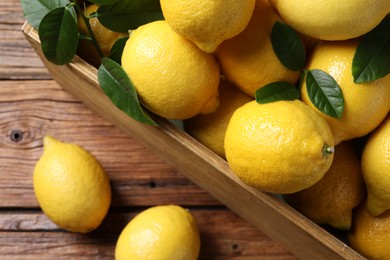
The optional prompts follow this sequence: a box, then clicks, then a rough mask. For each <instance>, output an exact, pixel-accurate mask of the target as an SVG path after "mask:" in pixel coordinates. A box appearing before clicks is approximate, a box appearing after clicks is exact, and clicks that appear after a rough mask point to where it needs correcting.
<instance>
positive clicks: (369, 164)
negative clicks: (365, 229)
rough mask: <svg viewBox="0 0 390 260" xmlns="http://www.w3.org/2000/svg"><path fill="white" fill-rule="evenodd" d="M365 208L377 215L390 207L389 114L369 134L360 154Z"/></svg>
mask: <svg viewBox="0 0 390 260" xmlns="http://www.w3.org/2000/svg"><path fill="white" fill-rule="evenodd" d="M362 170H363V178H364V180H365V182H366V185H367V210H368V212H369V213H370V214H372V215H374V216H378V215H379V214H381V213H382V212H383V211H385V210H388V209H390V115H388V116H387V118H386V119H385V120H384V122H383V123H382V124H381V125H380V126H379V127H378V128H377V129H376V130H375V131H374V132H373V133H371V134H370V136H369V138H368V141H367V143H366V145H365V146H364V150H363V155H362Z"/></svg>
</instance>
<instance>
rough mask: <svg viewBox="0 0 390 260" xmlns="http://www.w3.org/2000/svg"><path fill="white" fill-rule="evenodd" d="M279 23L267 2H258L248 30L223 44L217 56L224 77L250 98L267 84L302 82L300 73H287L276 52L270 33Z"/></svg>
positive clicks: (216, 53) (261, 0)
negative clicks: (276, 23)
mask: <svg viewBox="0 0 390 260" xmlns="http://www.w3.org/2000/svg"><path fill="white" fill-rule="evenodd" d="M276 21H280V18H279V16H278V15H277V14H276V13H275V11H274V10H273V9H272V7H271V6H270V5H269V3H268V0H257V1H256V6H255V9H254V11H253V15H252V18H251V20H250V22H249V24H248V26H247V27H246V28H245V30H244V31H243V32H241V33H240V34H238V35H237V36H235V37H233V38H231V39H229V40H226V41H224V42H222V43H221V45H220V46H219V47H218V49H217V50H216V52H215V55H216V56H217V58H218V61H219V63H220V65H221V69H222V73H223V74H224V75H225V76H226V77H227V78H228V79H229V80H230V81H231V82H233V83H234V84H235V85H236V86H237V87H238V88H239V89H240V90H241V91H243V92H244V93H246V94H247V95H249V96H252V97H254V95H255V91H256V90H257V89H259V88H261V87H262V86H264V85H266V84H269V83H272V82H275V81H286V82H290V83H295V82H296V81H297V80H298V79H299V73H298V72H296V71H292V70H289V69H287V68H286V67H285V66H284V65H283V64H282V63H281V62H280V61H279V59H278V57H277V56H276V54H275V52H274V50H273V47H272V44H271V31H272V27H273V25H274V23H275V22H276Z"/></svg>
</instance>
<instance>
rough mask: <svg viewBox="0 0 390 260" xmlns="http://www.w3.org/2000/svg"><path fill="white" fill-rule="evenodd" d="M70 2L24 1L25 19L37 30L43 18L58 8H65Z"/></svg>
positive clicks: (60, 0) (48, 0)
mask: <svg viewBox="0 0 390 260" xmlns="http://www.w3.org/2000/svg"><path fill="white" fill-rule="evenodd" d="M69 3H70V1H69V0H22V1H21V4H22V9H23V14H24V18H25V19H26V20H27V22H28V23H29V24H30V25H31V26H32V27H34V28H35V29H36V30H38V28H39V24H40V23H41V21H42V19H43V17H44V16H45V15H46V14H47V13H48V12H49V11H51V10H53V9H55V8H57V7H65V6H66V5H67V4H69Z"/></svg>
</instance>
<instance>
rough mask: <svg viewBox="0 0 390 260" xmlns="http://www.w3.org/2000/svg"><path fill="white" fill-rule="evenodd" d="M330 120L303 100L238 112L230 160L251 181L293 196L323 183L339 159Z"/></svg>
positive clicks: (229, 140)
mask: <svg viewBox="0 0 390 260" xmlns="http://www.w3.org/2000/svg"><path fill="white" fill-rule="evenodd" d="M332 151H333V136H332V133H331V131H330V128H329V126H328V125H327V123H326V121H325V120H324V119H323V118H321V117H320V116H319V115H318V114H317V113H316V112H314V111H313V110H312V109H311V108H309V107H308V106H306V105H305V104H304V103H302V102H301V101H299V100H294V101H277V102H273V103H267V104H258V103H257V102H256V101H251V102H249V103H247V104H245V105H243V106H242V107H240V108H238V109H237V110H236V111H235V112H234V114H233V116H232V118H231V119H230V122H229V125H228V127H227V130H226V134H225V152H226V159H227V161H228V163H229V165H230V167H231V169H232V171H233V172H234V173H235V174H236V175H237V176H238V177H239V178H241V179H242V180H243V181H244V182H245V183H247V184H249V185H251V186H253V187H255V188H257V189H259V190H262V191H266V192H272V193H281V194H285V193H293V192H297V191H300V190H302V189H305V188H308V187H309V186H312V185H313V184H314V183H316V182H318V181H319V180H320V179H321V178H322V177H323V176H324V174H325V172H326V171H327V170H328V169H329V167H330V165H331V163H332V160H333V152H332Z"/></svg>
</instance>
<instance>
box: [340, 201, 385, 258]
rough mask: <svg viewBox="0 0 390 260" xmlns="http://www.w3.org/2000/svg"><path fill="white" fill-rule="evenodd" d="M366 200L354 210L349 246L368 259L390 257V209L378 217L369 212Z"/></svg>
mask: <svg viewBox="0 0 390 260" xmlns="http://www.w3.org/2000/svg"><path fill="white" fill-rule="evenodd" d="M365 205H366V204H365V202H363V203H361V205H360V206H359V207H358V209H357V210H356V211H355V212H354V216H353V221H352V223H353V224H352V228H351V231H350V232H349V233H348V242H349V246H350V247H352V248H353V249H355V250H356V251H357V252H359V253H360V254H362V255H363V256H364V257H366V258H367V259H372V260H387V259H390V250H389V245H390V210H387V211H385V212H383V213H382V214H381V215H379V216H378V217H374V216H372V215H371V214H370V213H368V211H367V209H366V207H365Z"/></svg>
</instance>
